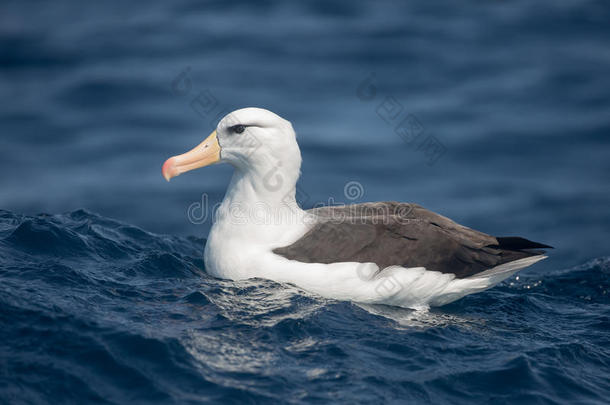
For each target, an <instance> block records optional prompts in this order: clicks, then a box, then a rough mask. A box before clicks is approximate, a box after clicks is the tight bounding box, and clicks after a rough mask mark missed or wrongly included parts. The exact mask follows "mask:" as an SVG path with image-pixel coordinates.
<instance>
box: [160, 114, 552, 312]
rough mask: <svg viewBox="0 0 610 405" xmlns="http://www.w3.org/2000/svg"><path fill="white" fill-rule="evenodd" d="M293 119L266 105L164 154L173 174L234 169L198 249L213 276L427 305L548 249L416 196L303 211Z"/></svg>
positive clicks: (489, 280) (494, 278)
mask: <svg viewBox="0 0 610 405" xmlns="http://www.w3.org/2000/svg"><path fill="white" fill-rule="evenodd" d="M301 161H302V159H301V152H300V149H299V145H298V143H297V136H296V132H295V130H294V128H293V126H292V124H291V123H290V122H289V121H287V120H285V119H284V118H282V117H280V116H279V115H277V114H275V113H273V112H271V111H269V110H266V109H262V108H255V107H248V108H242V109H239V110H236V111H233V112H231V113H229V114H227V115H226V116H224V118H222V119H221V120H220V121H219V123H218V125H217V127H216V130H214V131H213V132H212V133H211V134H210V135H209V136H208V137H207V138H206V139H205V140H204V141H203V142H201V143H200V144H199V145H197V146H196V147H194V148H193V149H192V150H190V151H188V152H186V153H183V154H180V155H177V156H173V157H171V158H169V159H167V160H166V161H165V163H164V164H163V167H162V174H163V176H164V178H165V179H166V180H167V181H168V182H169V181H170V179H172V178H174V177H176V176H178V175H180V174H183V173H185V172H188V171H191V170H194V169H198V168H202V167H205V166H209V165H212V164H217V163H228V164H230V165H232V166H233V168H234V172H233V176H232V178H231V181H230V183H229V186H228V188H227V191H226V194H225V196H224V199H223V201H222V203H221V204H220V205H219V206H218V208H217V209H216V212H215V215H214V219H213V224H212V227H211V229H210V232H209V235H208V238H207V241H206V244H205V248H204V255H203V256H204V264H205V270H206V272H207V273H208V274H210V275H212V276H214V277H217V278H221V279H230V280H244V279H250V278H262V279H269V280H273V281H276V282H279V283H289V284H293V285H296V286H298V287H300V288H302V289H303V290H305V291H309V292H311V293H314V294H317V295H319V296H322V297H324V298H328V299H334V300H341V301H351V302H355V303H362V304H384V305H391V306H398V307H403V308H410V309H427V308H430V307H432V306H441V305H445V304H448V303H450V302H453V301H456V300H458V299H460V298H462V297H464V296H466V295H468V294H472V293H476V292H479V291H483V290H486V289H488V288H491V287H493V286H495V285H496V284H498V283H500V282H501V281H503V280H505V279H507V278H508V277H510V276H511V275H513V274H515V273H516V272H517V271H519V270H521V269H523V268H525V267H527V266H530V265H532V264H534V263H536V262H538V261H540V260H542V259H545V258H547V256H546V254H545V251H544V250H541V249H546V248H552V247H551V246H548V245H545V244H542V243H537V242H532V241H530V240H528V239H525V238H521V237H514V236H506V237H495V236H491V235H488V234H485V233H483V232H479V231H476V230H474V229H470V228H468V227H465V226H462V225H460V224H458V223H456V222H454V221H452V220H451V219H449V218H446V217H444V216H442V215H440V214H437V213H434V212H432V211H429V210H427V209H425V208H423V207H421V206H420V205H418V204H415V203H403V202H395V201H386V202H369V203H360V204H351V205H331V206H322V207H315V208H312V209H308V210H304V209H302V208H301V207H300V206H299V204H298V203H297V200H296V191H297V189H296V185H297V181H298V179H299V177H300V169H301Z"/></svg>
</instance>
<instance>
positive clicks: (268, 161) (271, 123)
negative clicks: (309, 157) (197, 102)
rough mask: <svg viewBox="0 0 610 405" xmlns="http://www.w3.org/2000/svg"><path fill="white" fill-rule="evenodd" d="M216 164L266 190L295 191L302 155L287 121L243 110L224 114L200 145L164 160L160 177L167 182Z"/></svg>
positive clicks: (259, 111)
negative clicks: (275, 187)
mask: <svg viewBox="0 0 610 405" xmlns="http://www.w3.org/2000/svg"><path fill="white" fill-rule="evenodd" d="M219 162H226V163H229V164H231V165H232V166H234V167H235V168H236V170H237V171H238V172H240V174H241V175H245V176H248V178H250V179H251V181H252V182H254V183H257V182H261V184H263V185H264V186H265V187H266V188H267V189H269V188H273V184H274V182H277V181H280V182H281V183H282V184H283V186H282V188H286V187H294V184H296V181H297V179H298V177H299V170H300V168H301V152H300V150H299V146H298V144H297V142H296V134H295V132H294V129H293V128H292V125H291V124H290V122H289V121H286V120H285V119H283V118H282V117H280V116H278V115H276V114H274V113H272V112H271V111H268V110H265V109H262V108H243V109H241V110H236V111H233V112H232V113H229V114H227V115H226V116H225V117H224V118H223V119H222V120H220V122H219V123H218V126H217V127H216V130H215V131H214V132H212V133H211V134H210V136H208V137H207V138H206V139H205V140H204V141H203V142H202V143H201V144H199V145H198V146H196V147H195V148H193V149H192V150H190V151H189V152H186V153H184V154H182V155H178V156H174V157H171V158H169V159H167V161H166V162H165V164H164V165H163V177H165V179H166V180H167V181H169V180H170V179H171V178H172V177H176V176H178V175H180V174H182V173H184V172H187V171H189V170H193V169H197V168H200V167H204V166H208V165H211V164H214V163H219ZM277 176H281V178H276V177H277ZM265 183H269V184H270V187H267V185H268V184H265Z"/></svg>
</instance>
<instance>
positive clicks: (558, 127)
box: [0, 0, 610, 404]
mask: <svg viewBox="0 0 610 405" xmlns="http://www.w3.org/2000/svg"><path fill="white" fill-rule="evenodd" d="M609 20H610V6H609V5H608V4H607V2H604V1H594V0H566V1H562V2H557V1H551V0H541V1H538V2H528V1H525V0H516V1H505V2H480V1H467V2H465V3H464V2H462V3H460V4H457V3H455V2H450V1H445V0H442V1H440V2H433V3H431V2H423V1H422V2H414V1H408V2H396V1H389V0H388V1H385V0H382V1H376V2H355V1H336V0H335V1H308V2H297V1H294V2H288V1H274V0H267V1H260V2H245V1H243V2H240V1H234V0H232V1H204V2H196V1H190V0H177V1H172V2H161V1H156V0H153V1H148V2H143V1H133V2H126V1H114V0H111V1H105V2H79V1H75V0H59V1H54V2H42V1H30V2H25V1H11V0H8V1H3V2H2V4H0V95H1V96H2V100H3V102H2V104H1V105H0V185H1V189H0V190H1V191H0V403H7V404H20V403H28V404H29V403H52V404H56V403H78V404H80V403H120V404H124V403H163V404H166V403H209V402H212V403H243V402H245V403H304V402H320V403H323V402H334V403H380V402H382V403H383V402H385V403H404V402H409V403H435V404H436V403H439V404H441V403H448V404H455V403H473V402H474V403H481V402H488V401H494V402H497V403H515V402H518V401H522V402H524V403H537V404H549V403H607V398H609V397H610V305H609V304H610V300H609V298H608V295H609V293H608V291H609V290H610V249H609V248H608V241H609V240H610V210H609V207H610V187H609V184H610V92H609V90H610V75H608V72H610V46H609V44H610V25H608V21H609ZM246 106H258V107H264V108H268V109H270V110H272V111H275V112H277V113H278V114H280V115H282V116H283V117H285V118H286V119H288V120H290V121H291V122H292V123H293V126H294V128H295V129H296V131H297V133H298V140H299V144H300V146H301V150H302V154H303V167H302V178H301V180H300V182H299V186H298V199H299V201H300V203H301V204H302V205H303V206H304V207H305V208H308V207H312V206H314V205H316V204H318V203H320V202H324V203H359V202H365V201H379V200H397V201H408V202H415V203H419V204H421V205H423V206H425V207H426V208H429V209H432V210H434V211H437V212H439V213H442V214H444V215H446V216H449V217H451V218H453V219H455V220H456V221H458V222H460V223H462V224H464V225H467V226H470V227H473V228H476V229H479V230H481V231H484V232H488V233H491V234H495V235H520V236H525V237H527V238H529V239H532V240H536V241H540V242H544V243H547V244H550V245H553V246H555V247H556V249H555V250H554V251H552V253H551V257H550V258H549V259H548V260H545V261H544V262H541V263H539V264H536V265H535V266H534V267H532V268H530V269H527V270H525V271H523V272H522V273H521V274H520V275H519V276H518V278H517V277H513V278H511V279H510V280H507V281H506V282H504V283H502V284H501V285H500V286H498V287H496V288H494V289H492V290H489V291H486V292H483V293H480V294H476V295H472V296H468V297H465V298H464V299H462V300H459V301H457V302H455V303H453V304H450V305H448V306H445V307H442V308H437V309H433V310H431V311H429V312H413V311H408V310H403V309H395V308H389V307H370V306H368V307H367V306H362V305H357V304H353V303H347V302H337V301H332V300H324V299H321V298H319V297H317V296H314V295H311V294H308V293H306V292H304V291H301V290H300V289H298V288H297V287H295V286H291V285H281V284H277V283H274V282H270V281H265V280H249V281H244V282H231V281H223V280H217V279H214V278H212V277H210V276H208V275H207V274H206V272H205V266H204V264H203V262H202V253H203V246H204V244H205V237H206V235H207V232H208V231H209V228H210V226H211V215H210V211H211V209H212V208H213V206H214V204H217V203H218V202H219V201H220V200H221V199H222V196H223V194H224V191H225V188H226V186H227V183H228V181H229V179H230V176H231V168H230V167H228V166H222V165H218V166H214V167H210V168H206V169H204V170H201V171H197V172H193V173H189V174H185V175H183V176H180V177H179V178H176V179H174V180H172V182H171V183H170V184H167V183H166V182H165V181H164V180H163V178H162V177H161V172H160V169H161V165H162V163H163V161H164V160H165V159H166V158H167V157H169V156H171V155H175V154H178V153H181V152H184V151H185V150H188V149H190V148H191V147H193V146H194V145H196V144H197V143H199V142H200V141H201V140H202V139H204V138H205V137H206V136H207V134H208V133H209V132H211V131H212V130H213V129H214V127H215V124H216V122H217V121H218V119H219V118H220V117H222V115H224V114H225V113H226V112H228V111H231V110H233V109H236V108H241V107H246ZM354 184H357V185H358V188H357V190H358V192H357V193H355V194H354V193H349V192H346V191H347V190H348V188H347V185H354Z"/></svg>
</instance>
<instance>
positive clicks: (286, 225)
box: [212, 159, 306, 243]
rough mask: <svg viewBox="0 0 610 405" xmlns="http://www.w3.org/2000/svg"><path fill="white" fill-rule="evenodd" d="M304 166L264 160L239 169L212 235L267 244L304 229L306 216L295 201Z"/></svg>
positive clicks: (219, 212)
mask: <svg viewBox="0 0 610 405" xmlns="http://www.w3.org/2000/svg"><path fill="white" fill-rule="evenodd" d="M300 163H301V162H300V159H294V160H292V161H290V160H272V159H264V160H259V161H257V162H255V163H252V162H251V163H250V165H248V166H247V168H242V167H236V168H235V172H234V174H233V178H232V179H231V183H230V184H229V188H228V189H227V193H226V195H225V198H224V200H223V202H222V204H221V206H220V208H219V210H218V212H217V214H216V218H215V222H214V225H213V228H212V232H214V231H216V230H218V231H221V232H222V233H223V234H226V235H233V237H236V236H243V237H247V238H248V239H249V240H256V241H257V242H260V243H266V242H268V241H276V242H277V241H278V240H282V239H283V236H285V235H287V234H288V233H290V232H291V230H292V231H294V229H298V228H300V227H298V225H299V224H302V222H303V217H304V215H306V214H305V212H304V211H303V210H302V209H301V208H300V207H299V206H298V204H297V202H296V199H295V194H296V183H297V180H298V177H299V169H300Z"/></svg>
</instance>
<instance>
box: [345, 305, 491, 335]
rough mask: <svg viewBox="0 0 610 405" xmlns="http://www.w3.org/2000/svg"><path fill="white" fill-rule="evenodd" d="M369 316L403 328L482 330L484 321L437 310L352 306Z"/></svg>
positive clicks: (385, 306)
mask: <svg viewBox="0 0 610 405" xmlns="http://www.w3.org/2000/svg"><path fill="white" fill-rule="evenodd" d="M354 305H356V306H358V307H360V308H362V309H364V310H365V311H367V312H368V313H370V314H373V315H378V316H383V317H385V318H388V319H391V320H393V321H394V322H396V323H397V324H398V325H400V326H401V327H404V328H407V329H408V328H421V329H427V328H441V327H445V326H458V327H460V328H465V329H474V328H482V327H484V326H485V320H484V319H477V318H473V317H467V316H460V315H457V314H451V313H444V312H443V311H442V309H441V310H439V309H418V310H413V309H406V308H398V307H391V306H387V305H371V304H358V303H356V304H354Z"/></svg>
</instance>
